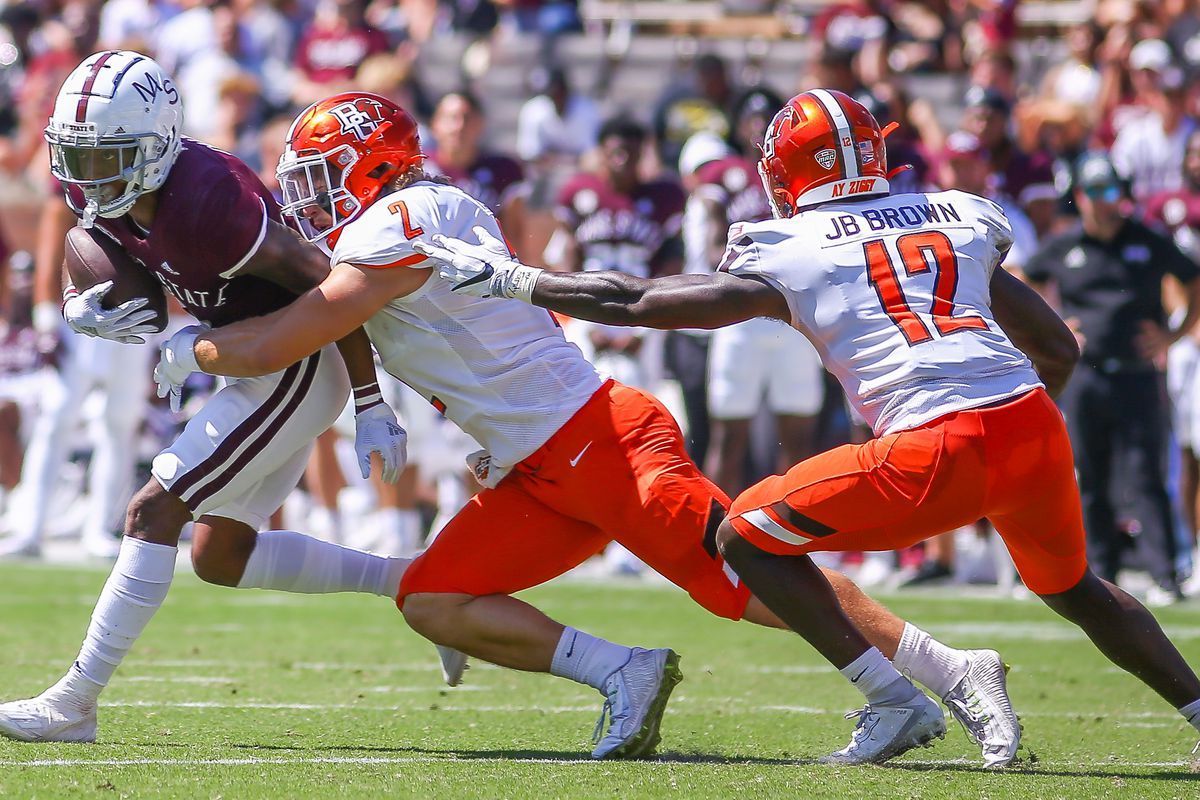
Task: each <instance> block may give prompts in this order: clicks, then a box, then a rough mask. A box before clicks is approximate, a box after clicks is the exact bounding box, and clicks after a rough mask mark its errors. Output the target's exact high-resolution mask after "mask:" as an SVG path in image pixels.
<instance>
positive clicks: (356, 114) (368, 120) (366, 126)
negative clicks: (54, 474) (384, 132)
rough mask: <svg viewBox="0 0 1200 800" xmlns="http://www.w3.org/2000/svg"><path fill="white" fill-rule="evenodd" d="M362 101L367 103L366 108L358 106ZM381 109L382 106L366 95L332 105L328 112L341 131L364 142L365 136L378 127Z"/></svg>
mask: <svg viewBox="0 0 1200 800" xmlns="http://www.w3.org/2000/svg"><path fill="white" fill-rule="evenodd" d="M363 103H365V104H366V105H367V110H363V109H361V108H359V105H361V104H363ZM382 109H383V106H382V105H380V104H379V103H377V102H376V101H374V100H372V99H370V98H368V97H361V98H358V99H357V100H355V101H353V102H348V103H342V104H341V105H337V106H334V107H333V108H331V109H329V113H330V114H332V115H333V117H334V119H336V120H337V121H338V124H339V125H341V126H342V133H349V134H352V135H353V136H354V138H356V139H358V140H359V141H360V142H365V141H366V140H367V137H368V136H370V135H371V134H372V133H374V132H375V129H376V128H378V127H379V124H380V122H381V117H382V114H381V113H380V112H381V110H382Z"/></svg>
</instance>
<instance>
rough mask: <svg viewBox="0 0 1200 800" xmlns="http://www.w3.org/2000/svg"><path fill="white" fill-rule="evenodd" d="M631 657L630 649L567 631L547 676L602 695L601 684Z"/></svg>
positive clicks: (582, 633) (580, 633) (564, 631)
mask: <svg viewBox="0 0 1200 800" xmlns="http://www.w3.org/2000/svg"><path fill="white" fill-rule="evenodd" d="M632 655H633V649H632V648H630V647H626V646H625V645H622V644H613V643H612V642H609V641H605V640H604V639H598V638H596V637H595V636H592V635H590V634H586V633H584V632H583V631H579V630H576V629H574V628H571V627H567V628H564V629H563V633H562V638H561V639H559V640H558V647H557V648H555V650H554V660H553V661H551V662H550V674H551V675H557V676H559V677H560V678H570V679H571V680H573V681H578V682H579V683H583V684H587V685H588V686H591V687H594V688H595V689H598V690H599V691H601V692H603V691H604V681H605V680H606V679H607V678H608V676H609V675H612V674H613V673H614V672H616V671H617V670H619V669H620V668H621V667H623V666H625V664H626V663H628V662H629V657H630V656H632Z"/></svg>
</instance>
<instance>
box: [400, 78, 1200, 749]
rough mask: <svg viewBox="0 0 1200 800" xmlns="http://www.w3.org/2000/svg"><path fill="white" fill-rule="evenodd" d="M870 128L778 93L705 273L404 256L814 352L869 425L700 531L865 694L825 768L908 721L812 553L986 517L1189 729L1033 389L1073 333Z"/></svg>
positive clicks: (1180, 670) (1059, 374)
mask: <svg viewBox="0 0 1200 800" xmlns="http://www.w3.org/2000/svg"><path fill="white" fill-rule="evenodd" d="M884 135H885V134H884V132H881V130H880V128H879V124H878V122H876V120H875V119H874V118H873V117H872V116H871V114H870V112H868V111H867V110H866V109H865V108H864V107H863V106H861V105H860V104H859V103H857V102H856V101H854V100H853V99H851V98H849V97H847V96H846V95H844V94H842V93H840V92H834V91H827V90H823V89H817V90H814V91H811V92H805V93H803V94H800V95H798V96H796V97H794V98H792V100H791V101H790V102H789V103H788V104H787V105H786V106H785V107H784V108H783V109H782V110H781V111H780V112H779V113H778V114H777V115H776V117H775V119H774V120H773V121H772V122H771V125H770V127H769V128H768V130H767V136H766V140H765V142H764V153H763V158H762V159H761V160H760V162H759V171H760V173H761V174H762V178H763V183H764V185H765V187H766V189H767V193H768V194H769V195H770V197H771V199H772V203H773V205H774V211H775V217H776V218H775V219H774V220H770V221H766V222H761V223H755V224H752V225H741V226H738V225H735V226H733V227H731V228H730V231H729V240H728V245H727V249H726V252H725V256H724V259H723V262H722V265H721V268H720V270H719V271H718V272H717V273H715V274H713V275H685V276H677V277H669V278H661V279H657V280H640V279H636V278H631V277H630V276H628V275H623V274H620V273H615V272H612V273H603V272H601V273H587V274H579V275H558V274H551V273H544V272H542V271H541V270H534V269H532V268H530V267H526V266H524V265H522V264H519V263H517V262H515V261H514V260H513V259H512V258H511V257H510V256H509V254H508V251H507V250H506V249H505V248H504V246H503V245H502V244H501V243H498V242H494V241H491V240H490V239H489V238H488V237H487V235H486V232H482V231H480V232H477V234H476V235H477V237H478V238H480V240H481V245H471V244H467V243H465V242H461V241H457V242H456V241H450V240H445V239H441V240H439V239H437V238H436V237H435V241H434V244H433V245H432V246H430V245H426V244H418V246H417V249H418V250H420V251H421V252H424V253H425V254H427V255H429V256H430V257H432V258H436V259H439V260H440V261H441V262H442V266H441V267H439V271H440V274H442V276H443V277H446V278H447V279H449V280H451V282H453V283H454V284H455V290H456V291H457V292H459V293H465V294H474V295H477V296H479V295H482V296H493V297H495V296H504V297H511V298H517V299H521V300H524V301H525V302H529V303H534V304H536V305H539V306H543V307H546V308H550V309H553V310H556V311H561V312H563V313H566V314H570V315H572V316H576V317H583V318H585V319H592V320H596V321H598V322H607V323H616V324H627V325H644V326H649V327H660V328H716V327H721V326H724V325H730V324H733V323H736V322H740V321H742V320H745V319H749V318H752V317H772V318H775V319H778V320H781V321H783V322H787V323H790V324H791V325H793V326H795V327H796V328H798V329H799V330H800V331H802V332H803V333H804V334H805V335H806V336H808V338H809V339H811V340H812V342H813V343H814V344H815V345H816V346H817V348H818V350H820V352H821V355H822V359H823V360H824V362H825V365H826V366H827V367H828V368H829V369H830V371H832V372H833V373H834V374H835V375H836V376H837V378H838V379H839V380H840V382H841V384H842V386H843V388H844V389H845V390H846V393H847V394H848V395H849V396H850V398H851V400H852V401H853V402H854V404H855V406H856V407H857V409H858V410H859V412H860V413H861V414H862V416H863V417H864V418H865V419H867V420H868V421H870V422H871V424H872V426H873V427H874V430H875V433H876V435H877V436H878V438H876V439H875V440H873V441H871V442H868V443H866V444H862V445H846V446H843V447H840V448H837V449H834V450H831V451H829V452H827V453H823V454H821V455H818V456H815V457H813V458H810V459H808V460H806V461H802V462H801V463H799V464H797V465H795V466H794V467H792V468H791V470H789V471H788V472H787V474H785V475H776V476H774V477H770V478H767V479H766V480H764V481H762V482H761V483H759V484H758V485H756V486H753V487H751V488H750V489H748V490H746V491H745V492H744V493H742V494H741V495H740V496H739V497H738V498H737V499H736V500H734V503H733V507H732V508H731V509H730V512H729V516H728V518H727V519H726V520H725V521H724V522H723V523H722V524H721V526H720V529H719V531H718V533H717V542H718V546H719V547H720V550H721V552H722V553H723V554H724V555H725V557H726V558H727V559H728V561H729V563H730V564H731V565H732V566H733V568H734V569H735V570H737V573H738V575H740V576H741V577H742V579H743V580H745V581H746V583H747V584H748V585H749V586H750V588H751V589H752V590H753V591H754V593H755V594H756V595H757V596H758V597H759V598H760V599H761V600H762V601H763V602H764V603H765V604H766V605H767V606H768V607H769V608H770V609H771V610H772V611H774V612H775V613H776V614H778V615H779V617H780V618H782V619H783V620H784V621H786V622H787V623H788V624H789V626H791V627H792V628H793V629H794V630H796V631H798V632H799V633H801V634H802V635H803V636H804V637H805V638H806V639H807V640H808V641H809V642H810V643H812V645H813V646H814V647H815V648H816V649H817V650H818V651H819V652H820V653H821V654H822V655H823V656H825V657H826V658H827V659H828V660H829V661H830V662H831V663H832V664H833V665H834V666H836V667H838V668H839V669H840V670H841V671H842V673H843V674H845V675H846V676H847V677H848V678H850V679H851V680H853V681H854V682H855V683H856V685H857V686H858V688H859V689H861V690H862V691H863V693H864V694H865V695H866V697H867V703H868V705H867V707H866V709H865V710H864V712H863V713H862V715H861V718H860V721H859V725H858V728H857V730H856V733H855V736H854V741H853V742H852V743H851V745H850V747H849V748H847V749H846V750H845V751H842V752H841V753H838V754H835V755H834V757H833V759H832V760H834V761H839V760H842V759H844V758H847V757H849V756H850V755H852V753H853V751H854V750H856V749H858V748H859V747H860V746H862V745H863V744H864V743H866V742H867V741H868V740H870V739H871V738H873V737H878V736H880V735H883V732H884V731H887V732H889V733H888V735H891V736H893V737H895V740H896V741H897V742H901V741H902V740H903V739H905V738H906V737H910V736H912V735H914V732H913V731H915V730H919V728H920V726H922V725H923V724H925V723H924V722H923V721H922V720H921V719H920V718H919V715H912V714H911V713H910V712H907V710H906V709H907V703H908V701H907V697H906V695H909V694H911V693H912V691H913V689H912V687H910V686H907V685H905V683H904V681H903V679H902V678H901V676H900V674H899V673H898V672H897V671H896V670H895V669H894V668H893V666H892V665H891V664H890V663H889V662H888V661H887V659H885V658H883V656H881V655H880V653H879V652H878V651H876V650H874V649H873V648H872V647H871V646H870V645H869V643H868V641H867V640H866V639H865V638H863V636H862V635H861V634H860V633H859V632H858V630H856V628H855V626H854V625H853V624H852V623H851V622H850V620H848V619H847V618H846V616H845V615H844V614H843V613H842V612H841V610H840V609H839V608H838V605H837V602H836V598H835V596H834V593H833V592H832V591H831V590H830V586H829V584H828V583H827V582H826V580H825V579H824V578H823V577H822V575H821V572H820V571H818V570H817V569H816V567H815V566H814V565H813V563H812V561H811V560H810V559H809V558H808V557H807V554H808V553H811V552H814V551H822V550H892V549H896V548H901V547H907V546H909V545H911V544H914V543H915V542H918V541H921V540H923V539H926V538H928V537H930V536H934V535H936V534H939V533H942V532H943V531H948V530H953V529H954V528H957V527H959V526H961V525H964V524H966V523H969V522H972V521H974V520H976V519H980V518H982V517H987V518H989V519H990V520H991V522H992V524H993V525H994V526H995V527H996V530H997V531H998V532H999V533H1000V535H1001V536H1002V537H1003V538H1004V541H1005V543H1006V544H1007V545H1008V548H1009V551H1010V552H1011V553H1012V556H1013V560H1014V561H1015V563H1016V566H1017V569H1018V570H1019V572H1020V574H1021V577H1022V579H1023V580H1024V581H1025V584H1026V585H1027V586H1028V587H1029V588H1030V589H1031V590H1033V591H1034V592H1036V593H1037V594H1038V595H1040V596H1041V597H1042V599H1043V600H1044V601H1045V602H1046V604H1047V605H1049V606H1050V607H1051V608H1052V609H1054V611H1056V612H1058V613H1059V614H1061V615H1062V616H1063V617H1066V618H1067V619H1069V620H1071V621H1072V622H1074V623H1076V624H1077V625H1079V626H1080V627H1081V628H1082V629H1083V630H1084V632H1085V633H1086V634H1087V635H1088V636H1089V637H1090V638H1091V640H1092V641H1093V642H1094V643H1095V644H1096V646H1097V647H1099V649H1100V650H1101V651H1102V652H1103V653H1104V654H1105V655H1106V656H1108V658H1109V659H1110V660H1112V661H1113V663H1115V664H1117V665H1118V666H1120V667H1122V668H1123V669H1125V670H1127V671H1129V672H1131V673H1132V674H1134V675H1135V676H1137V677H1138V678H1140V679H1141V680H1142V681H1143V682H1145V683H1146V684H1147V685H1148V686H1150V687H1151V688H1152V689H1154V690H1155V691H1156V692H1158V693H1159V694H1160V695H1161V696H1162V697H1163V698H1164V699H1165V700H1167V701H1168V702H1169V703H1171V705H1172V706H1174V707H1175V708H1177V709H1179V711H1180V713H1181V714H1182V715H1183V716H1184V717H1185V718H1186V719H1187V720H1188V721H1189V722H1190V723H1191V724H1192V725H1193V726H1195V727H1196V729H1197V730H1200V681H1198V680H1197V678H1196V675H1195V673H1194V672H1193V671H1192V670H1191V669H1190V668H1189V667H1188V665H1187V663H1186V662H1185V661H1184V659H1183V657H1182V656H1181V655H1180V653H1179V651H1178V650H1177V649H1176V648H1175V646H1174V645H1172V644H1171V642H1170V641H1169V640H1168V639H1167V637H1166V636H1165V635H1164V633H1163V631H1162V629H1161V628H1160V627H1159V625H1158V623H1157V622H1156V621H1155V620H1154V617H1153V616H1151V615H1150V613H1149V612H1148V611H1147V610H1146V609H1145V608H1144V607H1143V606H1142V605H1141V604H1140V603H1138V602H1137V601H1136V600H1135V599H1134V598H1132V597H1130V596H1129V595H1128V594H1126V593H1125V592H1123V591H1122V590H1120V589H1119V588H1117V587H1116V586H1114V585H1112V584H1111V583H1108V582H1106V581H1103V580H1101V579H1100V578H1098V577H1096V575H1094V574H1093V573H1092V572H1091V570H1090V569H1089V568H1088V564H1087V560H1086V557H1085V549H1084V529H1083V520H1082V516H1081V512H1080V500H1079V490H1078V488H1077V487H1076V484H1075V474H1074V467H1073V461H1072V457H1071V445H1070V442H1069V441H1068V439H1067V433H1066V429H1065V427H1064V424H1063V419H1062V416H1061V414H1059V412H1058V410H1057V409H1056V408H1055V406H1054V403H1053V402H1052V401H1051V399H1050V397H1051V395H1053V394H1055V393H1057V392H1058V391H1059V390H1061V389H1062V387H1063V384H1064V383H1065V382H1066V379H1067V377H1068V376H1069V375H1070V372H1071V369H1072V368H1073V366H1074V363H1075V361H1076V359H1077V358H1078V355H1079V353H1078V348H1077V346H1076V344H1075V339H1074V337H1073V335H1072V334H1071V332H1070V330H1068V328H1067V326H1066V325H1065V324H1064V323H1063V322H1062V321H1061V320H1060V319H1059V318H1058V316H1057V315H1056V314H1055V313H1054V312H1053V311H1052V310H1051V309H1050V307H1049V306H1047V305H1046V304H1045V303H1044V302H1043V301H1042V300H1041V299H1040V298H1039V297H1038V295H1037V294H1036V293H1034V292H1033V291H1032V290H1031V289H1029V288H1028V287H1026V286H1025V285H1024V284H1022V283H1020V282H1019V281H1017V280H1016V279H1015V278H1013V277H1012V276H1011V275H1009V274H1008V273H1006V272H1005V271H1004V270H1003V269H1000V268H998V267H999V264H1000V262H1001V261H1002V259H1003V258H1004V255H1005V253H1006V251H1007V250H1008V248H1009V246H1010V245H1011V243H1012V234H1011V231H1010V229H1009V225H1008V222H1007V220H1006V219H1005V218H1004V215H1003V213H1002V212H1001V211H1000V209H999V208H998V207H997V206H996V205H995V204H993V203H991V202H990V201H988V200H984V199H983V198H980V197H976V196H974V195H969V194H965V193H963V192H957V191H951V192H939V193H935V194H933V193H931V194H898V195H889V193H888V183H887V179H888V177H889V173H888V170H887V162H886V153H885V149H884ZM1031 361H1032V363H1031ZM910 728H911V729H912V730H910Z"/></svg>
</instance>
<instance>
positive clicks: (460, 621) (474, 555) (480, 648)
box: [397, 473, 680, 758]
mask: <svg viewBox="0 0 1200 800" xmlns="http://www.w3.org/2000/svg"><path fill="white" fill-rule="evenodd" d="M524 483H525V478H524V476H522V475H520V474H517V473H514V474H512V475H510V476H509V477H508V478H507V479H506V480H505V481H504V482H503V483H501V484H500V486H499V487H497V488H495V489H488V490H485V491H483V492H481V493H479V494H478V495H476V496H475V497H474V498H472V499H471V500H470V501H469V502H468V503H467V505H466V506H465V507H464V508H463V509H462V510H461V511H460V512H459V513H458V514H457V515H456V516H455V517H454V519H453V520H451V521H450V523H449V524H448V525H447V526H446V527H445V528H443V529H442V531H441V533H440V534H439V535H438V537H437V539H435V540H434V542H433V544H432V545H430V547H429V549H428V550H427V551H425V553H424V554H423V555H421V556H420V557H419V558H417V559H416V561H414V562H413V565H412V567H411V568H410V569H409V571H408V572H407V573H406V574H405V576H404V579H403V580H402V582H401V586H400V593H399V596H398V598H397V603H398V605H400V607H401V610H402V611H403V612H404V617H405V620H407V622H408V624H409V625H410V626H411V627H412V628H413V630H415V631H417V632H418V633H420V634H421V635H423V636H425V637H426V638H428V639H429V640H430V641H433V642H435V643H436V644H439V645H444V646H449V647H452V648H454V649H456V650H460V651H462V652H464V653H467V654H468V655H470V656H472V657H476V658H482V659H484V660H487V661H491V662H492V663H495V664H499V665H501V666H506V667H510V668H512V669H520V670H526V671H531V672H549V673H551V674H553V675H558V676H560V677H564V678H569V679H571V680H574V681H576V682H578V683H582V684H585V685H587V686H591V687H593V688H595V689H597V690H598V691H600V692H602V693H603V694H604V695H605V696H606V697H607V703H606V707H609V706H611V714H612V720H611V723H610V725H609V728H608V732H607V734H606V735H605V737H604V738H603V739H602V740H601V741H600V742H599V743H598V745H597V747H596V749H595V750H594V751H593V753H592V755H593V757H595V758H606V757H634V756H640V755H646V754H648V753H649V752H651V751H652V750H653V748H654V747H655V746H656V745H657V743H658V727H659V722H660V720H661V717H662V713H663V710H664V709H665V706H666V702H667V699H668V698H669V696H670V693H671V690H672V689H673V688H674V685H675V684H676V683H678V681H679V679H680V673H679V669H678V657H677V656H676V655H675V654H674V653H673V652H671V651H669V650H665V649H658V650H645V649H642V648H639V647H626V646H624V645H620V644H616V643H613V642H609V641H606V640H604V639H601V638H599V637H596V636H592V635H590V634H587V633H585V632H583V631H580V630H577V629H575V628H572V627H568V626H564V625H562V624H560V623H558V622H556V621H554V620H552V619H550V618H549V617H547V616H546V615H545V614H543V613H542V612H541V611H539V610H538V609H536V608H534V607H533V606H531V605H529V604H528V603H525V602H523V601H521V600H518V599H516V598H514V597H511V596H509V595H510V594H511V593H513V592H517V591H520V590H522V589H525V588H528V587H530V586H534V585H537V584H539V583H543V582H545V581H547V580H550V579H551V578H553V577H556V576H558V575H561V574H562V573H564V572H566V571H568V570H569V569H571V568H572V567H574V566H577V565H578V564H580V563H582V562H583V561H584V560H586V559H587V558H589V557H590V556H592V555H594V554H596V553H597V552H599V551H600V550H601V549H602V548H603V547H604V545H605V544H606V543H607V542H608V537H607V536H606V535H604V534H603V533H602V532H601V531H599V530H597V529H596V528H594V527H592V526H590V525H587V524H585V523H582V522H579V521H577V520H574V519H571V518H570V517H567V516H565V515H563V514H560V513H558V512H555V511H552V510H551V509H549V508H548V507H546V506H545V505H543V504H542V503H540V502H538V501H536V500H534V499H533V498H532V497H530V496H529V494H528V493H527V492H526V491H525V490H524Z"/></svg>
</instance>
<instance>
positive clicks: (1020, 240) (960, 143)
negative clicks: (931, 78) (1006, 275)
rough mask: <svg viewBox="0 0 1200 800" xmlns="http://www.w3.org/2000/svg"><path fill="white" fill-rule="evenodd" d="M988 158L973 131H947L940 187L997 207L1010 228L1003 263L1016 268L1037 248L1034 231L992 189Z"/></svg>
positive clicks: (1022, 265)
mask: <svg viewBox="0 0 1200 800" xmlns="http://www.w3.org/2000/svg"><path fill="white" fill-rule="evenodd" d="M990 157H991V154H990V153H988V150H987V148H986V147H984V146H983V142H981V141H980V140H979V137H978V136H976V135H975V134H973V133H968V132H967V131H956V132H954V133H952V134H950V135H949V136H947V137H946V146H945V148H943V150H942V169H941V188H943V189H959V190H961V191H964V192H970V193H971V194H977V195H979V196H980V197H986V198H988V199H990V200H992V201H993V202H995V203H996V204H997V205H999V206H1000V208H1001V209H1002V210H1003V211H1004V214H1005V216H1007V217H1008V221H1009V223H1010V224H1011V226H1012V230H1013V245H1012V247H1011V248H1010V249H1009V251H1008V255H1007V256H1006V257H1005V259H1004V266H1005V267H1006V268H1008V269H1011V270H1018V271H1019V270H1020V269H1021V268H1022V267H1024V266H1025V264H1027V263H1029V260H1030V259H1031V258H1032V257H1033V254H1034V253H1035V252H1036V251H1037V243H1038V237H1037V231H1036V230H1034V227H1033V224H1032V223H1031V222H1030V221H1029V218H1028V217H1026V216H1025V214H1024V212H1022V211H1021V209H1020V208H1018V207H1017V206H1016V204H1015V203H1013V202H1012V199H1011V198H1009V197H1008V196H1007V195H1002V194H999V193H998V192H996V191H995V189H994V188H993V185H992V181H991V180H990V177H991V175H990V170H991V162H990Z"/></svg>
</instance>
